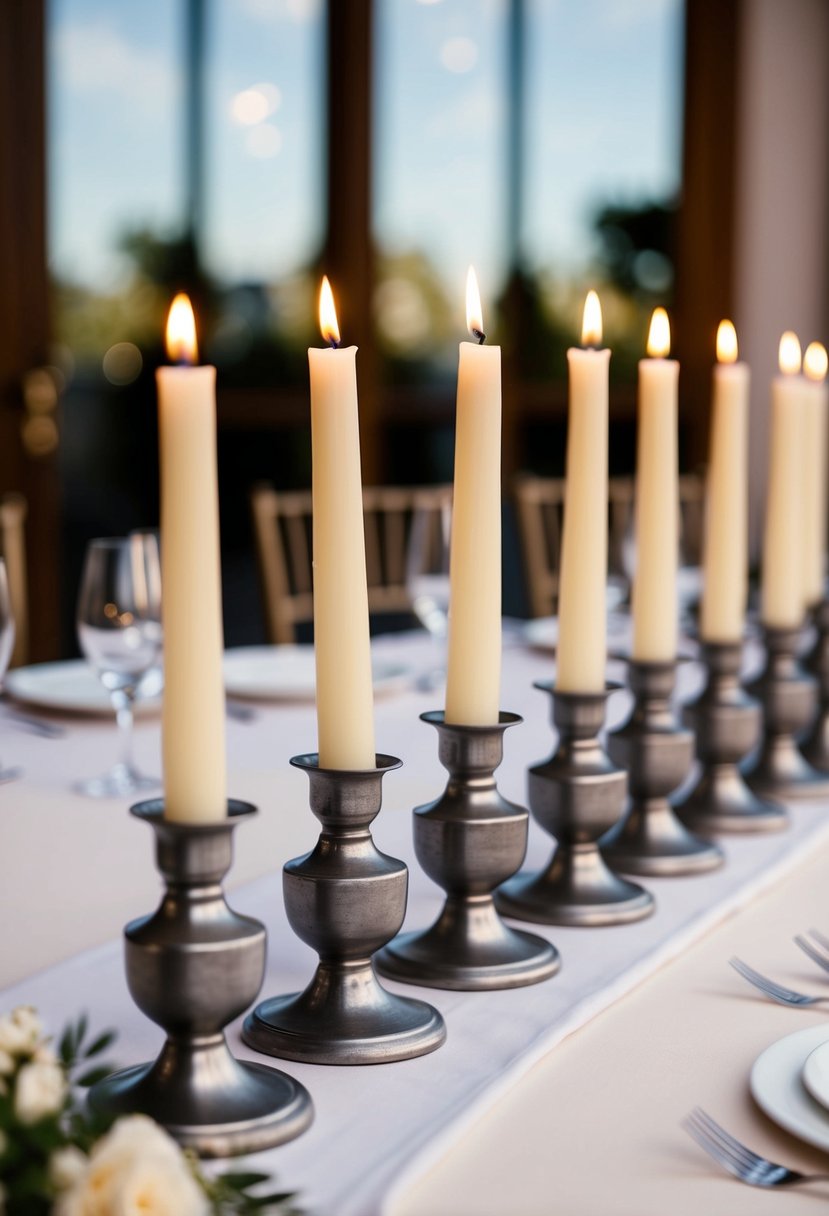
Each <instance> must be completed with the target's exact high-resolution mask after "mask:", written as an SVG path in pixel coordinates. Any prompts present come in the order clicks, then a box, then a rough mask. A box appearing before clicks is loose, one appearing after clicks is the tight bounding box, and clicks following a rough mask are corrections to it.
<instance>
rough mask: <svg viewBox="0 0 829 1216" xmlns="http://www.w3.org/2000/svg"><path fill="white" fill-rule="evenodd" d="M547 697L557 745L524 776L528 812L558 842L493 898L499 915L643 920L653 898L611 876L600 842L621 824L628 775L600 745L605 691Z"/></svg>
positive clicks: (547, 688) (548, 688)
mask: <svg viewBox="0 0 829 1216" xmlns="http://www.w3.org/2000/svg"><path fill="white" fill-rule="evenodd" d="M535 687H536V688H539V689H541V690H542V691H543V692H548V693H550V694H551V696H552V699H553V723H554V725H555V726H556V727H557V729H558V734H559V742H558V747H557V749H556V751H555V752H554V754H553V755H552V756H551V758H550V759H549V760H547V761H545V762H544V763H543V764H538V765H535V766H534V767H533V768H531V769H530V771H529V783H528V784H529V801H530V809H531V810H532V813H533V815H534V816H535V818H536V819H537V820H538V822H539V823H540V824H541V826H542V827H543V828H544V830H545V831H546V832H549V833H550V835H551V836H554V837H555V838H556V840H557V841H558V844H557V847H556V851H555V853H554V854H553V859H552V861H551V863H550V865H549V866H548V867H547V868H546V869H545V870H542V871H541V873H539V874H529V875H528V874H518V875H516V877H515V878H512V879H510V881H509V882H507V883H505V884H504V886H503V887H501V889H500V891H499V892H498V894H497V895H496V897H495V903H496V906H497V907H498V910H499V911H500V912H502V913H503V914H504V915H505V916H512V917H515V918H516V919H518V920H529V921H535V922H537V923H540V924H549V925H617V924H625V923H627V922H629V921H635V920H641V919H642V918H643V917H645V916H649V915H650V914H651V912H653V910H654V899H653V896H652V895H651V894H649V892H647V891H645V890H643V889H642V887H640V886H638V885H637V884H636V883H632V882H628V881H627V880H626V879H624V878H620V877H619V875H618V874H614V873H613V871H612V870H611V869H610V868H609V867H608V865H607V863H606V862H605V861H604V859H603V857H602V855H601V853H600V852H599V845H598V841H599V838H600V837H601V836H603V835H604V834H605V832H607V831H608V829H609V828H611V827H612V826H613V825H614V824H615V823H616V822H617V820H618V819H619V817H620V816H621V814H622V811H623V809H624V804H625V797H626V795H627V773H625V772H624V771H623V770H622V769H619V768H616V767H615V765H613V764H612V763H611V761H610V759H609V758H608V756H607V755H606V753H605V751H604V750H603V748H602V745H601V743H600V741H599V731H600V730H601V728H602V724H603V722H604V716H605V704H606V701H607V698H608V695H609V694H610V692H612V691H613V687H614V686H609V687H608V688H607V689H605V690H604V691H603V692H594V693H579V692H558V691H556V690H555V689H554V687H553V686H552V685H551V684H536V686H535Z"/></svg>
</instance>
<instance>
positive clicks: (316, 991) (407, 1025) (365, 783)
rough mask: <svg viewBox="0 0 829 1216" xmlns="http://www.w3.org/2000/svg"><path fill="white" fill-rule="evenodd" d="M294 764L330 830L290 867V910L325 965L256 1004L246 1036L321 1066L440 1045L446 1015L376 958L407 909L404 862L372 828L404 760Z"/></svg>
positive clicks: (270, 1050) (397, 1056)
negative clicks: (381, 973)
mask: <svg viewBox="0 0 829 1216" xmlns="http://www.w3.org/2000/svg"><path fill="white" fill-rule="evenodd" d="M291 764H293V765H294V766H295V767H296V768H301V769H303V770H304V771H305V772H307V774H308V777H309V779H310V782H311V810H312V811H313V813H314V814H315V815H316V817H317V819H319V820H320V822H321V823H322V832H321V834H320V838H319V841H318V842H317V845H316V848H314V849H313V851H312V852H310V853H308V854H306V856H305V857H299V858H296V859H295V860H294V861H289V862H288V863H287V864H286V865H285V867H284V869H283V890H284V896H285V908H286V910H287V913H288V920H289V921H290V923H291V928H292V929H293V930H294V932H295V933H296V934H297V936H298V937H300V938H301V939H302V940H303V941H304V942H306V943H307V944H308V945H309V946H312V947H313V948H314V950H316V952H317V954H318V955H319V965H318V967H317V970H316V973H315V975H314V977H313V979H312V980H311V983H310V984H309V985H308V987H307V988H306V989H305V991H304V992H300V993H292V994H291V995H289V996H278V997H272V998H270V999H269V1000H265V1001H262V1003H261V1004H259V1005H257V1007H256V1009H255V1010H254V1011H253V1013H251V1014H249V1015H248V1017H247V1018H246V1020H245V1025H244V1030H243V1033H242V1037H243V1038H244V1040H245V1042H246V1043H248V1044H249V1045H250V1046H251V1047H255V1048H256V1050H257V1051H263V1052H265V1053H266V1054H268V1055H273V1056H282V1057H284V1058H286V1059H289V1060H305V1061H310V1062H311V1063H315V1064H384V1063H390V1062H391V1061H392V1060H407V1059H409V1058H411V1057H412V1056H420V1055H425V1053H426V1052H428V1051H434V1050H435V1048H437V1047H440V1045H441V1043H443V1041H444V1039H445V1038H446V1027H445V1026H444V1022H443V1018H442V1017H441V1015H440V1014H439V1013H438V1011H437V1010H436V1009H433V1008H432V1006H431V1005H427V1004H426V1002H425V1001H416V1000H412V999H411V998H409V997H402V996H396V995H394V994H392V993H391V992H388V991H387V990H386V989H385V988H383V987H382V985H381V984H380V983H379V982H378V980H377V976H376V974H375V970H374V965H373V962H372V955H373V954H374V953H375V951H377V950H378V949H379V948H380V947H381V946H383V945H385V944H386V942H387V941H389V940H390V939H391V938H392V937H394V935H395V934H396V933H397V932H398V931H399V929H400V926H401V925H402V924H403V917H404V915H405V911H406V894H407V888H408V871H407V869H406V866H405V865H404V864H403V862H402V861H397V860H396V859H395V858H394V857H387V856H386V854H385V853H381V852H380V851H379V849H378V848H377V846H376V845H375V843H374V841H373V840H372V838H371V831H370V824H371V822H372V820H373V819H374V818H375V816H376V815H377V813H378V811H379V810H380V804H381V799H382V795H381V789H380V786H381V782H382V779H383V776H384V774H385V773H387V772H389V770H390V769H395V768H399V767H400V761H399V760H397V759H395V757H394V756H382V755H381V756H377V767H376V768H373V769H364V770H359V771H342V770H336V769H324V768H320V767H319V757H318V756H317V755H305V756H294V758H293V759H292V760H291Z"/></svg>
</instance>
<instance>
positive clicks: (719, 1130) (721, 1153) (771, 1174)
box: [682, 1106, 829, 1189]
mask: <svg viewBox="0 0 829 1216" xmlns="http://www.w3.org/2000/svg"><path fill="white" fill-rule="evenodd" d="M682 1126H683V1127H684V1128H685V1131H686V1132H687V1133H688V1135H689V1136H691V1137H692V1138H693V1139H694V1140H696V1142H697V1144H698V1145H699V1146H700V1148H702V1149H705V1151H706V1153H708V1155H709V1157H713V1158H714V1160H715V1161H716V1162H717V1164H718V1165H721V1166H722V1167H723V1169H725V1170H728V1172H729V1174H733V1175H734V1177H735V1178H739V1180H740V1182H747V1183H748V1185H749V1186H760V1187H765V1188H766V1189H770V1188H773V1187H779V1186H780V1187H782V1186H801V1185H804V1184H806V1183H809V1182H829V1174H801V1173H800V1172H799V1171H798V1170H790V1169H789V1168H788V1167H787V1166H785V1165H778V1164H777V1163H776V1162H775V1161H769V1159H768V1158H767V1157H761V1156H760V1154H759V1153H755V1152H753V1151H752V1150H751V1149H750V1148H747V1147H746V1146H745V1144H743V1143H742V1142H741V1141H740V1140H737V1139H736V1137H735V1136H732V1135H731V1134H730V1133H729V1132H727V1131H726V1130H725V1128H724V1127H720V1125H719V1123H717V1122H716V1121H715V1120H714V1119H712V1118H711V1116H710V1115H709V1114H706V1112H705V1111H704V1110H701V1109H700V1107H699V1106H696V1107H694V1109H693V1110H692V1111H691V1113H690V1115H688V1116H687V1117H686V1118H685V1119H683V1121H682Z"/></svg>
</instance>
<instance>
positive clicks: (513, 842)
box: [376, 712, 561, 992]
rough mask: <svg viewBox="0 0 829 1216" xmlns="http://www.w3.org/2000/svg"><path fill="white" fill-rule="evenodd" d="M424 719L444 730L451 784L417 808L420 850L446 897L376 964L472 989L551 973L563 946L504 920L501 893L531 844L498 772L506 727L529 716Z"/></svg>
mask: <svg viewBox="0 0 829 1216" xmlns="http://www.w3.org/2000/svg"><path fill="white" fill-rule="evenodd" d="M420 718H421V721H422V722H429V723H430V724H431V725H433V726H435V727H436V728H437V731H438V736H439V738H438V754H439V756H440V762H441V764H442V765H443V767H444V768H445V769H447V770H448V772H449V781H448V783H447V786H446V789H445V790H444V792H443V794H442V795H441V796H440V798H438V799H437V801H436V802H431V803H429V804H428V805H427V806H419V807H417V808H416V809H415V811H414V842H415V852H416V853H417V859H418V861H419V862H420V864H421V866H422V867H423V869H424V870H425V872H426V873H427V874H428V875H429V877H430V878H431V879H432V880H433V881H434V882H436V883H437V884H438V886H441V887H443V889H444V891H445V892H446V902H445V903H444V905H443V910H442V911H441V914H440V916H439V917H438V919H437V920H436V921H435V923H434V924H433V925H432V927H431V928H429V929H425V930H420V931H418V932H414V933H404V934H401V935H400V936H399V937H396V938H394V940H393V941H391V942H389V944H388V945H387V946H386V947H385V949H383V950H381V951H380V953H379V954H378V955H377V960H376V961H377V969H378V971H380V972H381V974H383V975H387V976H389V977H391V978H392V979H395V980H402V981H403V982H404V983H409V984H425V985H428V986H430V987H433V988H454V989H460V990H463V991H468V992H472V991H479V990H484V989H490V988H518V987H521V986H522V985H524V984H535V983H538V982H539V981H540V980H544V979H547V978H548V976H551V975H554V974H555V973H556V972H557V971H558V969H559V967H560V965H561V963H560V959H559V956H558V951H557V950H556V949H555V947H554V946H552V945H550V943H549V942H547V941H545V940H544V939H543V938H541V937H537V936H536V935H535V934H532V933H522V932H519V931H517V930H515V929H511V928H509V927H508V926H507V925H505V924H504V922H503V921H502V920H501V918H500V916H499V915H498V912H497V911H496V908H495V904H494V902H493V899H492V892H493V891H494V890H495V888H496V887H497V886H498V885H499V883H501V882H503V881H504V879H505V878H509V877H510V875H512V874H514V873H515V871H516V870H517V869H518V867H519V866H520V865H521V862H522V861H523V860H524V854H525V853H526V851H527V824H528V820H529V815H528V813H527V811H525V810H524V808H523V807H519V806H515V805H514V804H513V803H511V802H507V801H506V799H505V798H502V797H501V795H500V794H499V792H498V787H497V785H496V784H495V776H494V773H495V769H496V768H497V767H498V765H499V764H500V763H501V760H502V759H503V754H504V731H505V730H506V729H507V728H508V727H510V726H515V725H517V723H519V722H521V720H522V719H521V718H520V717H519V716H518V714H508V713H502V714H500V715H499V717H498V722H497V724H493V725H492V726H460V725H455V724H454V723H448V722H445V721H444V715H443V713H442V712H433V713H427V714H421V715H420Z"/></svg>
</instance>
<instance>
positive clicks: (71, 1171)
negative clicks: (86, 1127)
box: [49, 1144, 89, 1191]
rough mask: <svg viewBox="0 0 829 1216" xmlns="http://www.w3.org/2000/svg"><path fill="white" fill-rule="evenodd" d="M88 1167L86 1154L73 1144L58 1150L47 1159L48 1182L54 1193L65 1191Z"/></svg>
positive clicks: (77, 1180)
mask: <svg viewBox="0 0 829 1216" xmlns="http://www.w3.org/2000/svg"><path fill="white" fill-rule="evenodd" d="M88 1166H89V1159H88V1158H87V1156H86V1153H82V1152H81V1150H80V1149H79V1148H76V1147H75V1145H74V1144H67V1145H66V1146H65V1148H59V1149H56V1150H55V1151H54V1153H52V1156H51V1157H50V1158H49V1181H50V1183H51V1184H52V1186H53V1187H54V1188H55V1190H56V1191H67V1190H69V1188H70V1187H73V1186H75V1185H76V1183H78V1182H80V1180H81V1179H82V1178H83V1176H84V1175H85V1173H86V1171H87V1168H88Z"/></svg>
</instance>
